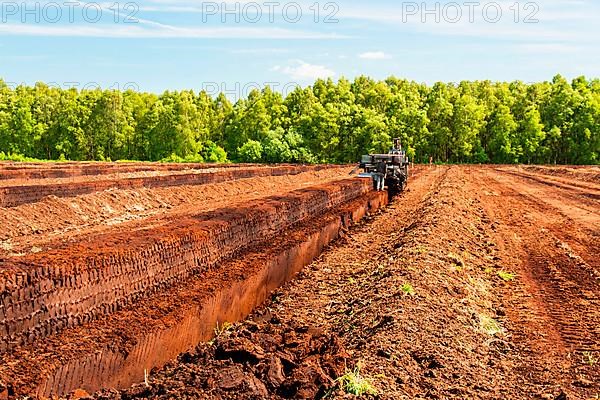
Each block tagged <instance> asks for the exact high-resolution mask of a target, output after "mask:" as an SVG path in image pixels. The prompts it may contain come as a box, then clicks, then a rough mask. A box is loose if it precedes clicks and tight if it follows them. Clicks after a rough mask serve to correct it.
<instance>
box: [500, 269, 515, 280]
mask: <svg viewBox="0 0 600 400" xmlns="http://www.w3.org/2000/svg"><path fill="white" fill-rule="evenodd" d="M498 276H499V277H500V279H502V280H503V281H504V282H512V281H514V280H515V274H512V273H510V272H506V271H498Z"/></svg>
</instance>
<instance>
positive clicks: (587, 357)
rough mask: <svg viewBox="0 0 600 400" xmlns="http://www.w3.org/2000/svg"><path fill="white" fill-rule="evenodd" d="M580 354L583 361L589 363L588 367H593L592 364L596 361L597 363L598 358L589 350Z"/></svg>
mask: <svg viewBox="0 0 600 400" xmlns="http://www.w3.org/2000/svg"><path fill="white" fill-rule="evenodd" d="M582 356H583V362H584V363H585V364H587V365H589V366H590V367H593V366H594V365H596V363H598V360H597V359H596V357H594V354H593V353H592V352H591V351H584V352H583V354H582Z"/></svg>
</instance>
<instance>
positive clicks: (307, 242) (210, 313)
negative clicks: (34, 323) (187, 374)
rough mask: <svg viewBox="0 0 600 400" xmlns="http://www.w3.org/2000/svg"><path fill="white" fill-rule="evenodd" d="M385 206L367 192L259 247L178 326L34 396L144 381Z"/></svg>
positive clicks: (86, 361)
mask: <svg viewBox="0 0 600 400" xmlns="http://www.w3.org/2000/svg"><path fill="white" fill-rule="evenodd" d="M387 201H388V198H387V193H383V192H379V193H376V192H372V193H369V194H367V195H366V196H362V197H361V198H359V199H357V200H355V201H353V202H351V203H350V204H347V205H344V206H342V207H340V208H338V209H336V210H334V211H333V212H332V213H331V214H330V215H329V216H328V217H326V218H323V219H322V220H319V219H318V218H317V219H316V220H313V219H311V220H310V222H312V221H314V225H316V226H311V228H310V229H309V230H308V231H303V232H302V231H300V232H297V233H296V234H291V235H290V236H289V237H290V239H288V240H287V241H286V242H285V243H280V244H275V245H273V247H272V248H269V250H267V251H265V248H264V247H263V248H261V249H259V250H258V251H257V252H252V251H250V252H246V253H245V254H244V258H243V259H244V260H248V261H247V264H248V265H247V267H246V268H247V270H248V274H247V275H245V276H244V277H243V278H241V279H239V280H237V281H235V282H231V284H230V285H224V286H222V287H221V288H220V289H219V290H217V291H215V292H214V293H211V294H210V296H207V297H205V298H204V300H202V301H201V302H200V303H199V304H193V306H192V307H190V308H187V309H185V310H176V311H173V313H176V314H177V315H178V317H179V322H178V323H177V324H174V325H173V324H172V325H170V326H167V327H164V326H162V327H159V328H157V329H155V330H153V331H152V332H145V333H144V334H143V335H141V336H140V337H138V340H137V341H136V344H135V346H134V347H133V348H132V349H130V350H129V351H128V352H127V353H126V354H125V353H122V352H119V351H116V350H114V349H112V348H111V346H107V347H106V348H105V349H104V350H102V351H100V352H90V354H86V355H82V356H81V357H80V358H77V359H74V360H71V361H69V362H66V363H64V364H63V365H61V366H59V367H57V368H56V369H55V370H54V371H52V372H50V373H48V374H47V375H46V376H44V377H43V378H42V379H40V380H39V386H38V387H37V389H36V393H37V395H38V396H40V397H51V396H54V395H59V396H60V395H65V394H67V393H69V392H71V391H73V390H75V389H79V388H83V389H85V390H86V391H88V392H90V393H91V392H94V391H97V390H100V389H102V388H126V387H129V386H131V385H132V384H135V383H139V382H143V379H144V371H145V370H147V371H150V370H151V369H152V368H154V367H161V366H162V365H164V364H165V363H166V362H168V361H169V360H172V359H174V358H176V357H177V356H178V355H179V354H181V353H183V352H185V351H187V350H189V349H190V348H192V347H194V346H195V345H197V344H198V343H199V342H202V341H206V340H209V339H211V338H212V337H213V336H214V328H215V327H216V326H217V324H223V322H236V321H239V320H241V319H243V318H245V317H246V316H247V315H248V314H250V313H251V312H252V310H253V309H254V308H256V307H257V306H258V305H260V304H262V303H263V302H264V301H265V300H266V299H267V298H268V296H269V295H270V293H271V292H272V291H273V290H275V289H276V288H278V287H280V286H281V285H282V284H283V283H285V282H286V281H289V280H290V279H292V278H293V277H294V276H295V274H297V273H298V272H299V271H300V270H302V268H303V267H305V266H306V265H308V264H310V263H311V262H312V260H313V259H314V258H315V257H317V256H318V255H320V254H321V252H322V251H323V249H324V248H325V247H326V246H327V245H328V244H329V243H331V242H332V241H333V240H335V239H336V238H337V237H339V235H340V232H341V231H342V230H344V229H346V228H348V227H349V226H351V225H352V224H354V223H356V222H357V221H359V220H360V219H362V218H363V217H364V216H365V215H366V214H367V213H369V212H372V211H375V210H377V209H379V208H380V207H383V206H385V205H386V204H387ZM238 263H239V262H238ZM238 266H239V265H237V264H236V262H234V261H232V265H231V266H229V265H228V264H224V265H223V266H222V268H225V269H229V268H231V269H236V268H238ZM191 286H192V287H193V285H191ZM198 296H201V294H200V293H199V294H198ZM165 318H166V317H165ZM132 323H135V321H132ZM156 325H157V326H161V325H160V324H156Z"/></svg>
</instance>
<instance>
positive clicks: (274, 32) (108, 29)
mask: <svg viewBox="0 0 600 400" xmlns="http://www.w3.org/2000/svg"><path fill="white" fill-rule="evenodd" d="M140 22H142V23H141V24H137V25H121V26H116V27H115V26H114V25H108V24H107V25H101V24H95V25H93V24H89V25H68V26H67V25H63V26H60V25H32V24H0V33H2V34H5V35H13V36H54V37H56V36H61V37H102V38H132V39H133V38H157V39H158V38H160V39H172V38H186V39H198V38H211V39H212V38H218V39H336V38H339V37H338V36H336V35H324V34H320V33H316V32H307V31H298V30H290V29H283V28H229V27H220V28H187V27H185V28H184V27H176V26H170V25H164V24H158V23H154V22H152V21H146V20H140Z"/></svg>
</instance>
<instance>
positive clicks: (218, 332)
mask: <svg viewBox="0 0 600 400" xmlns="http://www.w3.org/2000/svg"><path fill="white" fill-rule="evenodd" d="M232 328H233V325H232V324H230V323H229V322H223V323H222V324H221V326H219V323H218V322H217V327H216V328H215V336H217V337H219V336H221V335H222V334H224V333H225V332H227V331H230V330H231V329H232Z"/></svg>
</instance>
